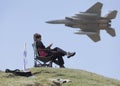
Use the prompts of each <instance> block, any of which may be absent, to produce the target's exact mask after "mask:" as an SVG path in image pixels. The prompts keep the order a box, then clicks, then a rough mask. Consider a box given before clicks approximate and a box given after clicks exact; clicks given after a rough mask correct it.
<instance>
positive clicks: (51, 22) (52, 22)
mask: <svg viewBox="0 0 120 86" xmlns="http://www.w3.org/2000/svg"><path fill="white" fill-rule="evenodd" d="M46 23H50V24H54V21H46Z"/></svg>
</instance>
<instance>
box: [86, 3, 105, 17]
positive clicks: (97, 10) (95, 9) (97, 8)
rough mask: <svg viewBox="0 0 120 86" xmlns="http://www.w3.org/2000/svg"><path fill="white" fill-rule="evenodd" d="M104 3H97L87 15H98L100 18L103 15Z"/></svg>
mask: <svg viewBox="0 0 120 86" xmlns="http://www.w3.org/2000/svg"><path fill="white" fill-rule="evenodd" d="M102 5H103V4H102V3H100V2H97V3H96V4H94V5H93V6H92V7H90V8H89V9H88V10H87V11H86V13H97V14H98V15H99V16H100V15H101V8H102Z"/></svg>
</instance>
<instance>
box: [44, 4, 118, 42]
mask: <svg viewBox="0 0 120 86" xmlns="http://www.w3.org/2000/svg"><path fill="white" fill-rule="evenodd" d="M102 6H103V4H102V3H100V2H97V3H95V4H94V5H93V6H92V7H90V8H89V9H88V10H86V11H85V12H80V13H78V14H75V16H72V17H65V19H61V20H52V21H47V22H46V23H50V24H65V26H68V27H72V28H80V30H78V32H75V34H85V35H87V36H88V37H90V38H91V39H92V40H93V41H94V42H98V41H100V30H106V32H107V33H108V34H110V35H111V36H113V37H114V36H115V35H116V34H115V30H114V29H113V28H112V27H111V19H114V18H115V17H116V15H117V11H116V10H113V11H111V12H110V13H108V14H107V15H106V16H104V17H101V9H102Z"/></svg>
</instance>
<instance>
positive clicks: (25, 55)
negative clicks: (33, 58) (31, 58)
mask: <svg viewBox="0 0 120 86" xmlns="http://www.w3.org/2000/svg"><path fill="white" fill-rule="evenodd" d="M26 58H27V48H26V42H25V44H24V71H26Z"/></svg>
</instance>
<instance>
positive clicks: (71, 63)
mask: <svg viewBox="0 0 120 86" xmlns="http://www.w3.org/2000/svg"><path fill="white" fill-rule="evenodd" d="M98 1H99V2H101V3H103V7H102V14H101V15H102V16H105V15H106V14H107V13H108V12H109V11H111V10H117V11H118V14H117V17H116V19H113V20H112V27H113V28H114V29H115V31H116V37H111V36H110V35H109V34H107V33H106V31H104V30H103V31H101V32H100V35H101V41H99V42H96V43H95V42H93V41H92V40H91V39H89V38H88V37H87V36H86V35H76V34H74V32H76V30H77V29H74V28H70V27H66V26H64V25H59V24H58V25H54V24H47V23H45V22H46V21H48V20H54V19H64V18H65V17H70V16H73V15H74V14H76V13H79V12H85V11H86V10H87V9H88V8H89V7H91V6H92V5H93V4H95V3H96V2H98ZM98 1H97V0H0V70H3V71H4V70H5V69H7V68H8V69H23V65H24V62H23V60H24V56H23V51H24V44H25V42H26V48H27V68H32V67H33V65H34V60H33V58H34V53H33V48H32V43H33V34H34V33H40V34H41V35H42V41H43V43H44V44H45V46H48V45H49V44H51V43H53V46H52V48H54V47H60V48H62V49H64V50H65V51H71V52H74V51H75V52H76V55H75V56H74V57H72V58H70V59H68V58H66V57H64V60H65V66H66V68H71V69H81V70H86V71H89V72H93V73H97V74H100V75H103V76H105V77H110V78H114V79H119V80H120V67H119V66H120V62H119V61H120V57H119V56H120V52H119V51H120V46H118V45H119V44H120V28H119V27H120V23H119V22H120V14H119V10H120V5H119V3H120V1H119V0H116V1H115V0H98ZM78 30H79V29H78Z"/></svg>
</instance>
